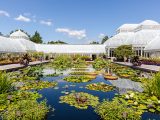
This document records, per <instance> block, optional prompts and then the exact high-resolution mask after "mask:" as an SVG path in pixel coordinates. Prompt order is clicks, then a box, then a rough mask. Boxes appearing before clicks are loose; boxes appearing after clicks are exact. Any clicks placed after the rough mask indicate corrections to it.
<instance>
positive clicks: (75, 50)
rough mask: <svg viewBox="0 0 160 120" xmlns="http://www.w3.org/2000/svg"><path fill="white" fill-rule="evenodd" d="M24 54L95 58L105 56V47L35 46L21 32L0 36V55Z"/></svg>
mask: <svg viewBox="0 0 160 120" xmlns="http://www.w3.org/2000/svg"><path fill="white" fill-rule="evenodd" d="M25 52H43V53H51V54H73V55H74V54H80V55H87V56H92V55H96V56H97V55H100V54H105V45H68V44H65V45H64V44H60V45H51V44H50V45H49V44H36V43H34V42H32V41H30V40H29V37H28V36H27V35H26V34H25V33H24V32H22V31H21V30H18V31H16V32H13V33H12V34H11V35H10V37H3V36H0V53H25Z"/></svg>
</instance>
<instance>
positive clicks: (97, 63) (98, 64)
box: [92, 58, 110, 71]
mask: <svg viewBox="0 0 160 120" xmlns="http://www.w3.org/2000/svg"><path fill="white" fill-rule="evenodd" d="M109 64H110V62H109V61H106V60H104V59H102V58H97V59H95V60H94V62H93V64H92V66H93V68H94V69H96V70H98V71H99V70H102V69H104V68H106V67H107V66H108V65H109Z"/></svg>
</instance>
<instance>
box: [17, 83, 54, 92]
mask: <svg viewBox="0 0 160 120" xmlns="http://www.w3.org/2000/svg"><path fill="white" fill-rule="evenodd" d="M56 85H57V82H48V81H29V82H24V85H23V86H21V87H20V88H19V89H20V90H30V89H36V90H37V89H44V88H49V87H55V86H56Z"/></svg>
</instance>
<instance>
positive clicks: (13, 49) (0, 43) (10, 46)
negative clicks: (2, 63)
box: [0, 36, 26, 53]
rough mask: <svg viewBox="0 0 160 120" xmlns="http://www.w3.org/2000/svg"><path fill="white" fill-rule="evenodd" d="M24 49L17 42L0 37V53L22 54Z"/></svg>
mask: <svg viewBox="0 0 160 120" xmlns="http://www.w3.org/2000/svg"><path fill="white" fill-rule="evenodd" d="M24 52H26V50H25V48H24V47H23V45H22V44H21V43H20V42H19V41H14V40H11V39H10V38H6V37H3V36H0V53H24Z"/></svg>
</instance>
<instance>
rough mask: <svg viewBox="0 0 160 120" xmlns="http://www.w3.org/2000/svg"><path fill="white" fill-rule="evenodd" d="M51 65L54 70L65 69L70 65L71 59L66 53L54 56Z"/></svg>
mask: <svg viewBox="0 0 160 120" xmlns="http://www.w3.org/2000/svg"><path fill="white" fill-rule="evenodd" d="M52 67H53V68H54V69H55V73H56V70H60V71H63V70H66V69H68V68H71V67H72V59H71V57H69V56H67V55H60V56H56V57H55V58H54V60H53V61H52Z"/></svg>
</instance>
